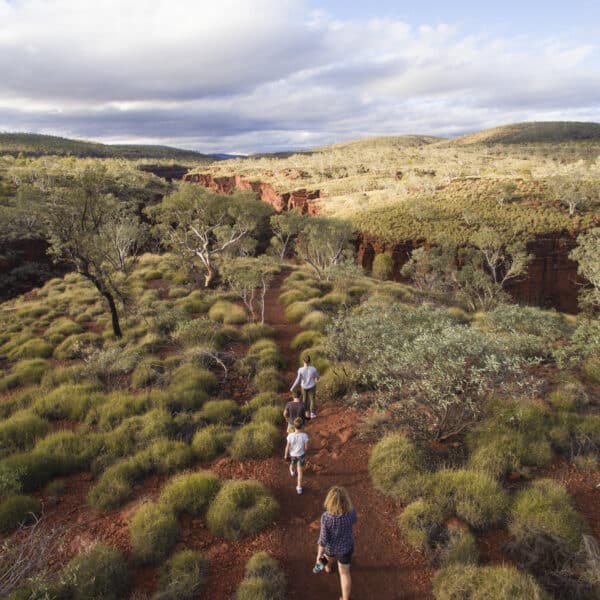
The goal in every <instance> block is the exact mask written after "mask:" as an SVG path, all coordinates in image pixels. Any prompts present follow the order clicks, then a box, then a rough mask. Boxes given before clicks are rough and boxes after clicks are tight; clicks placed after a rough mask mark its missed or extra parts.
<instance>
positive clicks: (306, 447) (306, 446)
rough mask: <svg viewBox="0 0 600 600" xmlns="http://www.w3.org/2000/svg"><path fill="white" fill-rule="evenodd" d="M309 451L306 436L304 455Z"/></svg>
mask: <svg viewBox="0 0 600 600" xmlns="http://www.w3.org/2000/svg"><path fill="white" fill-rule="evenodd" d="M307 450H308V436H306V437H305V438H304V454H306V451H307Z"/></svg>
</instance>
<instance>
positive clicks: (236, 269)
mask: <svg viewBox="0 0 600 600" xmlns="http://www.w3.org/2000/svg"><path fill="white" fill-rule="evenodd" d="M221 271H222V274H223V278H224V279H225V281H226V282H227V284H228V285H229V287H230V288H231V289H232V291H233V292H235V293H236V294H237V295H238V296H239V297H240V298H241V299H242V301H243V302H244V305H245V306H246V308H247V309H248V312H249V313H250V317H251V319H252V321H256V320H257V318H258V317H257V314H256V313H257V312H258V313H260V322H261V324H262V323H264V322H265V296H266V294H267V290H268V289H269V286H270V284H271V281H272V280H273V277H274V275H275V273H276V272H277V267H276V266H275V265H274V263H273V260H272V259H269V257H268V256H264V255H263V256H260V257H259V258H245V257H240V258H235V259H233V260H230V261H227V262H224V263H223V265H222V268H221ZM257 304H258V308H257Z"/></svg>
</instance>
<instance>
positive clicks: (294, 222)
mask: <svg viewBox="0 0 600 600" xmlns="http://www.w3.org/2000/svg"><path fill="white" fill-rule="evenodd" d="M307 218H308V217H304V216H302V215H301V214H300V213H299V212H297V211H296V210H292V211H288V212H282V213H281V214H279V215H273V216H272V217H271V229H272V230H273V238H272V239H271V246H272V248H273V249H274V250H275V251H276V252H278V253H279V258H280V260H283V259H284V258H285V257H286V255H287V254H288V253H289V252H291V250H292V249H293V246H294V240H295V239H296V236H297V235H298V234H299V233H300V232H301V231H302V229H303V228H304V226H305V224H306V219H307Z"/></svg>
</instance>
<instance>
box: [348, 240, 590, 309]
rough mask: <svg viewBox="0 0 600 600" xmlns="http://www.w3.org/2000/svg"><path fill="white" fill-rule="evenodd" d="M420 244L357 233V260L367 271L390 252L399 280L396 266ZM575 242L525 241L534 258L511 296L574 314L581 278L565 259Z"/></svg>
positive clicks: (509, 288)
mask: <svg viewBox="0 0 600 600" xmlns="http://www.w3.org/2000/svg"><path fill="white" fill-rule="evenodd" d="M424 243H425V242H424V240H414V241H405V242H398V243H394V244H389V243H385V242H381V241H379V240H377V239H374V238H371V237H369V236H366V235H359V238H358V247H357V258H358V263H359V264H360V265H361V266H362V267H363V268H365V269H367V270H370V269H371V267H372V266H373V259H374V258H375V256H376V255H377V254H381V253H386V254H390V255H391V256H392V258H393V259H394V271H393V278H394V279H395V280H396V281H401V280H402V276H401V275H400V269H401V268H402V266H403V265H404V263H406V262H407V261H408V259H409V258H410V254H411V252H412V250H413V249H414V248H418V247H419V246H422V245H424ZM575 245H576V242H575V240H574V239H573V238H572V237H570V236H568V235H564V236H562V235H556V236H547V237H539V238H537V239H535V240H533V241H531V242H529V243H528V244H527V250H528V251H529V252H530V253H531V254H533V256H534V258H533V260H532V261H531V262H530V263H529V266H528V269H527V275H526V276H525V277H523V278H522V279H519V280H518V281H514V280H513V281H511V282H510V285H509V286H507V291H508V292H509V293H510V295H511V296H512V297H513V299H514V300H515V301H516V302H519V303H521V304H529V305H533V306H540V307H542V308H555V309H556V310H559V311H562V312H568V313H576V312H577V310H578V309H577V294H578V292H579V286H580V284H581V283H582V280H581V279H580V278H579V276H578V275H577V263H576V262H574V261H572V260H570V259H569V252H570V251H571V250H572V249H573V248H574V247H575Z"/></svg>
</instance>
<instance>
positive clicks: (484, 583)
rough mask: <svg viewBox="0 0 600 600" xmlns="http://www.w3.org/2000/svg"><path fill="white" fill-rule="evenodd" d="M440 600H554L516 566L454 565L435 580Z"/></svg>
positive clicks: (439, 572)
mask: <svg viewBox="0 0 600 600" xmlns="http://www.w3.org/2000/svg"><path fill="white" fill-rule="evenodd" d="M433 595H434V596H435V599H436V600H458V599H459V598H460V599H463V598H469V600H550V598H549V596H548V595H547V594H546V593H545V592H544V591H543V590H542V588H540V587H539V586H538V584H537V583H536V582H535V579H533V577H531V575H527V574H525V573H522V572H521V571H518V570H517V569H516V568H515V567H512V566H504V565H494V566H489V567H477V566H474V565H464V564H453V565H451V566H449V567H446V568H444V569H442V570H440V571H438V572H437V574H436V576H435V578H434V580H433Z"/></svg>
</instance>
